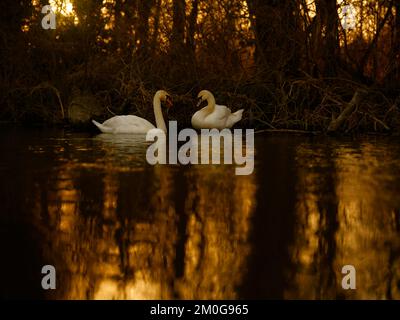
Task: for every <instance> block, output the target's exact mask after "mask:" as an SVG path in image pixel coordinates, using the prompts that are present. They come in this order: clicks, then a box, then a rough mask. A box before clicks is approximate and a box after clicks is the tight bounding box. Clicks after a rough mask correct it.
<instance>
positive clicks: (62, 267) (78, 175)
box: [35, 136, 255, 299]
mask: <svg viewBox="0 0 400 320" xmlns="http://www.w3.org/2000/svg"><path fill="white" fill-rule="evenodd" d="M110 139H111V140H110ZM95 143H96V145H95V148H96V149H97V150H101V152H102V157H101V160H99V159H97V160H96V161H95V162H91V161H89V160H88V161H78V162H77V161H74V160H73V159H74V158H75V157H69V160H68V161H64V160H66V159H60V160H63V161H62V163H63V164H62V165H60V166H59V167H58V168H57V171H56V172H55V177H54V179H52V180H51V183H50V185H48V186H47V188H43V189H42V190H37V196H36V203H38V205H37V206H36V208H35V211H37V212H41V213H42V215H43V212H47V214H48V218H46V219H43V217H42V218H38V219H37V222H36V223H37V224H38V225H39V226H40V227H41V228H44V229H46V228H47V230H46V231H45V234H46V237H48V239H47V243H48V246H45V247H44V248H43V251H44V256H45V260H46V261H49V263H50V264H53V265H54V266H55V267H56V269H57V274H58V277H59V280H58V285H57V291H56V292H49V298H57V299H174V298H179V299H188V298H195V299H228V298H237V297H238V294H237V287H238V286H239V285H240V283H241V281H242V280H243V279H242V278H243V275H244V274H245V271H246V270H245V262H246V258H247V255H248V253H249V250H250V248H249V242H248V236H249V229H250V227H249V224H250V218H251V215H252V212H253V209H254V200H253V199H254V197H255V184H254V181H253V177H252V176H247V177H236V176H234V168H233V167H232V166H212V167H210V166H199V167H197V166H195V167H187V168H185V169H182V168H180V169H179V168H178V167H177V166H175V167H174V166H168V165H164V166H154V167H150V166H143V165H141V166H137V165H136V166H135V165H132V166H131V165H130V163H129V161H131V160H132V161H135V159H138V158H144V157H145V150H146V144H144V143H142V144H135V143H133V141H132V140H130V138H128V137H120V138H118V137H115V136H114V137H110V136H108V137H104V136H103V137H102V136H98V137H96V139H95ZM133 144H134V145H135V147H134V150H132V148H133V147H132V145H133ZM74 148H75V151H72V153H74V152H85V148H84V147H82V148H81V147H79V146H75V147H74ZM86 152H90V148H89V149H88V150H86ZM63 154H64V153H61V155H60V157H61V158H62V157H63ZM121 155H122V157H121ZM117 156H119V157H120V159H118V161H116V157H117ZM81 157H82V159H83V160H84V158H85V157H84V156H82V155H81ZM71 158H72V160H71ZM127 160H128V161H127ZM85 177H86V178H85ZM88 181H89V183H88ZM38 188H40V187H39V186H38ZM43 193H44V194H45V196H43ZM40 195H42V196H40ZM178 202H182V205H179V204H178ZM39 216H40V213H39ZM46 220H47V222H45V221H46ZM182 226H183V227H182Z"/></svg>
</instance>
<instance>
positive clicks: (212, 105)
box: [207, 95, 215, 113]
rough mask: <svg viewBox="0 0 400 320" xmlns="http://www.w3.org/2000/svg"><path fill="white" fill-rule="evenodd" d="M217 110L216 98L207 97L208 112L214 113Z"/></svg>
mask: <svg viewBox="0 0 400 320" xmlns="http://www.w3.org/2000/svg"><path fill="white" fill-rule="evenodd" d="M214 109H215V98H214V96H213V95H210V96H208V97H207V111H208V112H209V113H212V112H213V111H214Z"/></svg>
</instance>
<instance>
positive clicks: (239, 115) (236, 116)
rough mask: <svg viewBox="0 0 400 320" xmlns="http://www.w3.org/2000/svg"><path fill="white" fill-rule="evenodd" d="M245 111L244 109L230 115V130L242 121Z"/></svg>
mask: <svg viewBox="0 0 400 320" xmlns="http://www.w3.org/2000/svg"><path fill="white" fill-rule="evenodd" d="M243 111H244V109H240V110H238V111H236V112H234V113H232V114H231V115H230V117H229V120H228V121H229V125H228V127H229V128H230V127H232V126H233V125H234V124H235V123H236V122H239V121H240V120H242V116H243Z"/></svg>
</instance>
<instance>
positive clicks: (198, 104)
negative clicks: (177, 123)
mask: <svg viewBox="0 0 400 320" xmlns="http://www.w3.org/2000/svg"><path fill="white" fill-rule="evenodd" d="M202 102H203V99H202V98H199V101H197V104H196V107H197V108H198V107H200V105H201V103H202Z"/></svg>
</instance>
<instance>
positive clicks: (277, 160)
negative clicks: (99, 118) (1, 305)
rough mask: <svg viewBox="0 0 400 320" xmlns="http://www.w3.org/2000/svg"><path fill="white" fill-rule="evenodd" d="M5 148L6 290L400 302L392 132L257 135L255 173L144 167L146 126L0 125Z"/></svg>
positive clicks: (0, 186) (20, 294) (399, 188)
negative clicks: (141, 132) (47, 269)
mask: <svg viewBox="0 0 400 320" xmlns="http://www.w3.org/2000/svg"><path fill="white" fill-rule="evenodd" d="M0 148H1V157H0V203H1V209H0V243H1V245H0V246H1V252H0V254H1V264H0V266H1V267H0V276H1V278H2V279H1V282H0V294H1V297H3V298H39V299H42V298H43V299H174V298H178V299H192V298H193V299H236V298H259V299H264V298H274V299H298V298H302V299H337V298H340V299H342V298H345V299H400V196H399V195H400V144H399V141H398V140H397V139H396V138H371V137H369V138H366V137H364V138H358V139H355V140H353V139H350V138H346V139H333V138H322V137H321V138H309V137H299V136H266V135H264V136H262V135H259V136H256V150H255V156H256V168H255V171H254V173H253V174H252V175H250V176H235V175H234V168H233V167H232V166H224V165H220V166H201V165H199V166H182V165H164V166H150V165H148V164H147V163H146V161H145V152H146V148H147V144H146V143H144V142H143V137H136V138H132V137H126V136H125V137H118V136H102V135H100V136H93V135H90V134H76V133H67V132H62V131H51V130H50V131H43V130H42V131H39V130H30V131H24V130H21V129H11V130H10V129H2V130H0ZM46 264H51V265H54V266H55V268H56V270H57V289H56V290H53V291H52V290H48V291H45V290H43V289H42V288H41V279H42V274H41V268H42V266H43V265H46ZM347 264H351V265H354V267H355V268H356V272H357V273H356V275H357V277H356V281H357V282H356V283H357V289H356V290H349V291H346V290H344V289H342V286H341V281H342V277H343V275H342V274H341V269H342V266H344V265H347Z"/></svg>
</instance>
